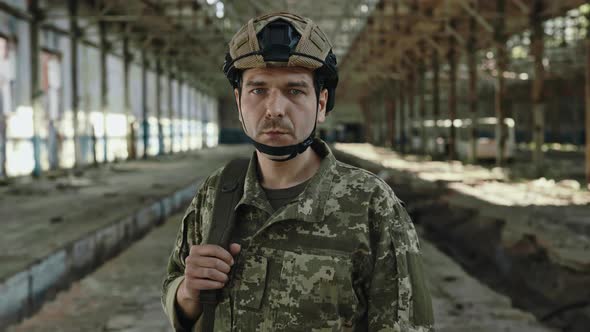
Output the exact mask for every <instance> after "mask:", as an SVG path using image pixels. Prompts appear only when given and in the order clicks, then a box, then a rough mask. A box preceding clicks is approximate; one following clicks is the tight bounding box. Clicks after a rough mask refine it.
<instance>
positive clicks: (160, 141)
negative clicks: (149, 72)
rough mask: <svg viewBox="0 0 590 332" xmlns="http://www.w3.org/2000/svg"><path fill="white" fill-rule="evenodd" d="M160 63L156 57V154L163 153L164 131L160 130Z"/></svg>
mask: <svg viewBox="0 0 590 332" xmlns="http://www.w3.org/2000/svg"><path fill="white" fill-rule="evenodd" d="M161 81H162V64H161V63H160V59H159V58H158V59H156V117H157V118H158V155H162V154H164V133H163V132H162V129H163V127H162V84H161V83H162V82H161Z"/></svg>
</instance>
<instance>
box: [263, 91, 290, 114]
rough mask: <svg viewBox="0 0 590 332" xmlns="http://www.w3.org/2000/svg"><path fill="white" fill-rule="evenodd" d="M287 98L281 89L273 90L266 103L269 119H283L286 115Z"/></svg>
mask: <svg viewBox="0 0 590 332" xmlns="http://www.w3.org/2000/svg"><path fill="white" fill-rule="evenodd" d="M285 101H286V100H285V96H283V95H282V93H281V91H280V90H279V89H272V90H271V91H270V93H269V96H268V98H267V101H266V116H267V117H282V116H283V115H285V107H286V104H285Z"/></svg>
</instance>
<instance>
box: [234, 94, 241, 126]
mask: <svg viewBox="0 0 590 332" xmlns="http://www.w3.org/2000/svg"><path fill="white" fill-rule="evenodd" d="M234 97H235V98H236V106H237V107H238V114H240V113H241V112H242V110H241V106H242V105H241V103H240V91H239V90H238V88H234ZM238 118H239V119H240V122H242V117H241V116H238Z"/></svg>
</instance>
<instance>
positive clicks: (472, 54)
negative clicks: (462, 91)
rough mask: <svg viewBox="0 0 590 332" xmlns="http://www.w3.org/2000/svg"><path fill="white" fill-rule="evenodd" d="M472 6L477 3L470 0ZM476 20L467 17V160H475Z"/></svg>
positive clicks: (473, 161)
mask: <svg viewBox="0 0 590 332" xmlns="http://www.w3.org/2000/svg"><path fill="white" fill-rule="evenodd" d="M471 3H472V7H474V9H475V10H477V8H475V7H476V6H477V3H476V2H474V1H472V2H471ZM476 27H477V26H476V21H475V18H474V17H473V16H472V17H471V18H470V19H469V40H468V42H467V67H468V68H469V69H468V71H469V114H470V115H471V116H470V117H471V128H470V130H469V150H470V153H469V162H470V163H475V162H476V160H477V123H478V116H477V35H476V34H477V31H476Z"/></svg>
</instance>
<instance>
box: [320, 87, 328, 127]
mask: <svg viewBox="0 0 590 332" xmlns="http://www.w3.org/2000/svg"><path fill="white" fill-rule="evenodd" d="M327 105H328V89H323V90H322V91H321V92H320V98H319V100H318V106H319V107H318V123H323V122H324V121H326V106H327Z"/></svg>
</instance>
